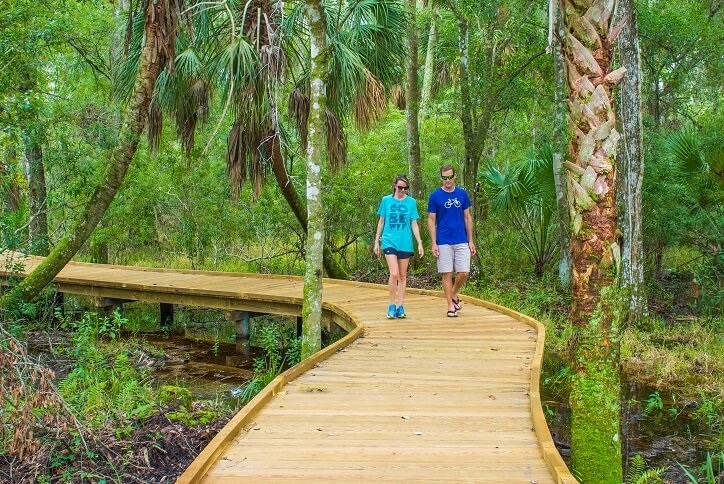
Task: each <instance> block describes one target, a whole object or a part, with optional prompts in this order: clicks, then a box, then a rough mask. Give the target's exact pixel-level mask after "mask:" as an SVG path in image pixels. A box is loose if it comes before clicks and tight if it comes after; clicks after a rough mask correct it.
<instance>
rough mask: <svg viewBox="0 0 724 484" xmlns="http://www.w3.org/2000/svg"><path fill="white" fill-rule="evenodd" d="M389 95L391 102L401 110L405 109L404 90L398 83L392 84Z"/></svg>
mask: <svg viewBox="0 0 724 484" xmlns="http://www.w3.org/2000/svg"><path fill="white" fill-rule="evenodd" d="M390 96H391V97H392V102H393V103H395V106H396V107H397V109H399V110H401V111H402V110H404V109H405V90H404V89H403V88H402V86H401V85H400V84H395V85H394V86H392V89H390Z"/></svg>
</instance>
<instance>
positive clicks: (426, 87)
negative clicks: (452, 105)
mask: <svg viewBox="0 0 724 484" xmlns="http://www.w3.org/2000/svg"><path fill="white" fill-rule="evenodd" d="M430 14H431V15H430V32H429V34H428V36H427V52H426V54H425V75H424V76H423V78H422V98H421V102H420V115H421V116H422V118H425V117H426V116H427V112H428V109H429V108H430V99H431V98H432V80H433V75H434V73H435V49H436V47H437V8H435V5H434V4H431V5H430Z"/></svg>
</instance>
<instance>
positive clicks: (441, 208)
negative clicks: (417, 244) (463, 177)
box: [427, 187, 470, 245]
mask: <svg viewBox="0 0 724 484" xmlns="http://www.w3.org/2000/svg"><path fill="white" fill-rule="evenodd" d="M468 208H470V198H469V197H468V192H466V191H465V189H463V188H460V187H455V190H453V191H452V192H446V191H445V190H443V189H442V188H438V189H437V190H435V191H434V192H432V194H431V195H430V199H429V200H428V202H427V211H428V212H429V213H434V214H435V221H436V224H437V231H436V234H437V245H453V244H465V243H467V242H468V235H467V231H466V230H465V214H464V211H465V210H466V209H468Z"/></svg>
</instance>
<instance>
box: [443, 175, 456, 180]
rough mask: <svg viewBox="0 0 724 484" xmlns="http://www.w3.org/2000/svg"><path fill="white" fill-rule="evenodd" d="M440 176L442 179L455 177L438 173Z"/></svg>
mask: <svg viewBox="0 0 724 484" xmlns="http://www.w3.org/2000/svg"><path fill="white" fill-rule="evenodd" d="M440 178H442V179H443V180H452V179H453V178H455V175H440Z"/></svg>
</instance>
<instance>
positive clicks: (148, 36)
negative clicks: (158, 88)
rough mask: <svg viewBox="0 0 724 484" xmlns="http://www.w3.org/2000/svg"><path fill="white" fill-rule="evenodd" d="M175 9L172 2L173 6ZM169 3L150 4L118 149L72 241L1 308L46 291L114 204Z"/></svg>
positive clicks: (156, 68)
mask: <svg viewBox="0 0 724 484" xmlns="http://www.w3.org/2000/svg"><path fill="white" fill-rule="evenodd" d="M169 3H171V2H169ZM165 5H167V3H165V2H158V4H156V5H154V3H153V2H148V6H147V9H148V10H147V12H146V26H145V40H146V41H145V44H144V47H143V51H142V52H141V58H140V66H139V70H138V75H137V77H136V84H135V87H134V93H133V97H132V99H131V102H130V103H129V106H128V107H127V110H126V114H125V116H124V123H123V126H122V127H121V132H120V133H119V142H118V146H117V147H116V148H115V149H114V150H113V152H112V153H111V156H110V160H109V162H108V164H107V165H106V168H105V172H104V174H103V179H102V180H101V182H100V183H99V184H98V186H97V187H96V189H95V191H94V192H93V195H92V197H91V199H90V201H89V202H88V204H87V205H86V206H85V207H84V209H83V213H82V214H81V215H80V216H79V217H78V219H77V221H76V222H75V223H74V225H73V226H72V227H71V229H70V232H69V233H70V235H69V236H67V237H64V238H63V239H61V240H60V241H59V242H58V244H57V245H56V246H55V248H54V249H53V251H52V252H51V253H50V255H49V256H48V257H47V258H46V259H45V260H44V261H43V262H42V263H41V264H40V265H39V266H38V267H37V268H36V269H35V270H33V271H32V272H31V273H30V274H28V276H27V277H26V278H25V279H24V280H23V281H22V282H21V283H20V284H18V285H17V286H16V287H15V288H14V289H13V290H12V291H10V292H9V293H8V294H6V295H5V296H4V297H3V298H2V299H0V307H12V306H13V305H15V304H17V303H19V302H21V301H29V300H32V299H33V298H35V297H36V296H37V295H38V293H39V292H40V291H41V290H42V289H43V288H44V287H45V286H47V285H48V284H49V283H50V282H51V281H52V280H53V278H54V277H55V276H56V275H57V274H58V272H60V271H61V269H63V267H64V266H65V264H67V263H68V261H70V260H71V258H72V257H73V256H74V255H75V254H76V252H78V250H79V249H80V248H81V247H82V246H83V244H84V243H85V241H86V240H87V239H88V237H89V236H90V234H91V233H92V232H93V230H94V228H95V226H96V225H97V224H98V222H99V221H100V219H101V218H102V217H103V214H104V213H105V211H106V209H107V208H108V206H109V205H110V203H111V201H112V200H113V198H114V196H115V194H116V191H117V190H118V188H119V187H120V186H121V182H122V181H123V178H124V176H125V174H126V170H127V169H128V166H129V165H130V163H131V161H132V160H133V156H134V155H135V153H136V150H137V148H138V143H139V140H140V138H141V134H142V133H143V130H144V128H145V126H146V120H147V117H148V105H149V104H150V102H151V96H152V94H153V89H154V86H155V85H156V79H157V78H158V75H159V74H160V72H161V69H162V68H163V65H164V62H165V59H166V55H164V53H163V52H160V50H161V49H163V46H164V45H165V43H164V39H163V38H162V37H163V33H164V32H168V29H169V27H172V28H173V29H175V26H169V25H168V23H166V24H163V22H164V20H168V19H169V18H170V17H175V15H176V14H175V13H171V12H166V11H164V8H165Z"/></svg>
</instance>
